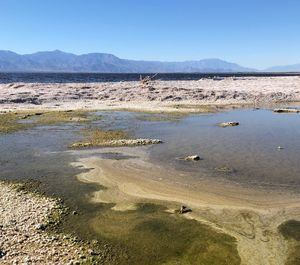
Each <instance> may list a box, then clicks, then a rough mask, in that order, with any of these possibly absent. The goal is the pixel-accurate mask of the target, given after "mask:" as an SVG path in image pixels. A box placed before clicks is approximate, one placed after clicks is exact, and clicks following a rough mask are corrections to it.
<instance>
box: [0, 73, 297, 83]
mask: <svg viewBox="0 0 300 265" xmlns="http://www.w3.org/2000/svg"><path fill="white" fill-rule="evenodd" d="M155 74H156V73H99V72H46V71H41V72H17V71H16V72H1V71H0V84H9V83H78V82H81V83H94V82H101V83H102V82H120V81H139V80H140V76H143V77H145V76H153V75H155ZM284 76H286V77H289V76H299V77H300V72H227V73H226V72H223V73H220V72H210V73H157V75H156V76H155V77H154V78H153V80H161V81H171V80H186V81H187V80H199V79H201V78H214V77H223V78H225V77H284Z"/></svg>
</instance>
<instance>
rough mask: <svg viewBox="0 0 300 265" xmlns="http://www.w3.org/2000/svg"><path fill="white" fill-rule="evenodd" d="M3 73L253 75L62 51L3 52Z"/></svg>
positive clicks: (222, 66)
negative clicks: (194, 73)
mask: <svg viewBox="0 0 300 265" xmlns="http://www.w3.org/2000/svg"><path fill="white" fill-rule="evenodd" d="M0 71H1V72H99V73H170V72H172V73H176V72H182V73H191V72H204V73H207V72H253V71H255V70H254V69H250V68H246V67H242V66H240V65H238V64H235V63H230V62H226V61H223V60H220V59H204V60H199V61H184V62H160V61H137V60H127V59H121V58H118V57H116V56H114V55H112V54H107V53H89V54H82V55H75V54H72V53H66V52H62V51H59V50H55V51H45V52H37V53H33V54H25V55H20V54H17V53H14V52H12V51H1V50H0Z"/></svg>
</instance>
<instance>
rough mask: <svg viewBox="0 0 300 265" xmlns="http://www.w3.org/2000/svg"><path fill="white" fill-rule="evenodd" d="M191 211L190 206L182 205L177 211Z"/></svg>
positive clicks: (182, 212)
mask: <svg viewBox="0 0 300 265" xmlns="http://www.w3.org/2000/svg"><path fill="white" fill-rule="evenodd" d="M191 211H192V209H190V208H188V207H186V206H184V205H181V207H180V210H179V213H181V214H184V213H188V212H191Z"/></svg>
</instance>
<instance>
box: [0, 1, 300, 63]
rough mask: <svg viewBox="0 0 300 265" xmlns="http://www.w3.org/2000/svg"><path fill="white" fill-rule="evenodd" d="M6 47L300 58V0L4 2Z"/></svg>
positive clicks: (133, 55)
mask: <svg viewBox="0 0 300 265" xmlns="http://www.w3.org/2000/svg"><path fill="white" fill-rule="evenodd" d="M0 49H2V50H12V51H15V52H18V53H21V54H24V53H32V52H36V51H41V50H54V49H60V50H63V51H68V52H73V53H76V54H81V53H88V52H107V53H113V54H115V55H117V56H119V57H121V58H128V59H145V60H164V61H182V60H198V59H203V58H221V59H224V60H228V61H232V62H236V63H239V64H242V65H244V66H248V67H256V68H265V67H268V66H272V65H281V64H293V63H300V0H206V1H204V0H0Z"/></svg>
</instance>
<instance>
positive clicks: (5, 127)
mask: <svg viewBox="0 0 300 265" xmlns="http://www.w3.org/2000/svg"><path fill="white" fill-rule="evenodd" d="M22 119H24V114H20V113H13V112H7V113H1V114H0V133H12V132H16V131H19V130H24V129H26V128H28V127H30V124H27V123H21V121H22Z"/></svg>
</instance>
